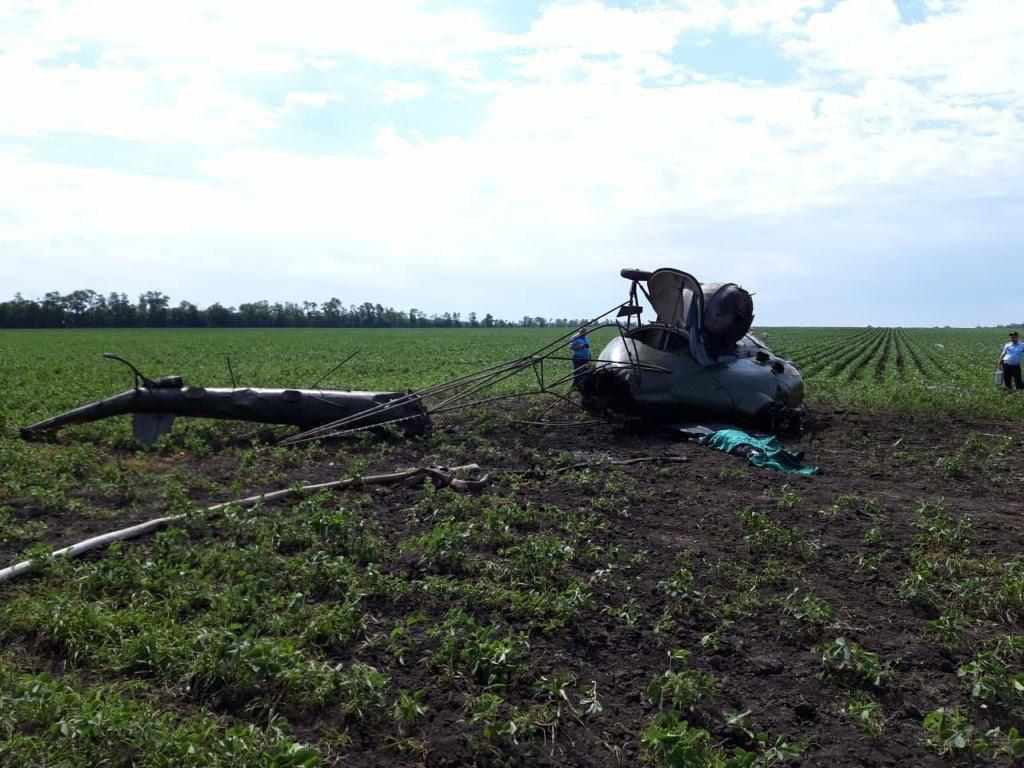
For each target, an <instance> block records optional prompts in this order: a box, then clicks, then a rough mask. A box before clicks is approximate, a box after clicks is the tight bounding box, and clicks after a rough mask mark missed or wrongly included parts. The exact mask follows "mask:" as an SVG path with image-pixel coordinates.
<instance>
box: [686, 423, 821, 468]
mask: <svg viewBox="0 0 1024 768" xmlns="http://www.w3.org/2000/svg"><path fill="white" fill-rule="evenodd" d="M703 442H704V444H705V445H709V446H711V447H712V448H715V449H716V450H719V451H723V452H725V453H733V452H735V451H736V450H737V449H739V448H740V447H741V446H744V445H746V446H750V452H749V454H748V456H747V458H748V460H749V461H750V463H751V464H753V465H754V466H755V467H764V468H765V469H774V470H778V471H779V472H789V473H791V474H796V475H816V474H818V468H817V467H810V466H805V465H804V463H803V457H802V456H800V455H798V454H795V453H791V452H789V451H787V450H786V449H785V448H783V447H782V444H781V443H780V442H779V441H778V439H777V438H776V437H774V436H768V437H754V436H753V435H748V434H747V433H746V432H744V431H743V430H741V429H720V430H718V431H717V432H715V433H714V434H713V435H709V436H708V437H706V438H704V441H703Z"/></svg>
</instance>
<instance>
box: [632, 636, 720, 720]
mask: <svg viewBox="0 0 1024 768" xmlns="http://www.w3.org/2000/svg"><path fill="white" fill-rule="evenodd" d="M668 656H669V668H668V669H667V670H665V672H663V673H662V674H661V675H660V676H659V677H657V678H655V679H654V680H653V681H652V682H651V684H650V685H649V686H648V687H647V696H648V698H650V700H651V701H652V702H654V703H655V704H656V705H657V707H658V708H659V709H665V707H666V705H669V706H670V707H671V708H672V709H673V710H675V711H677V712H686V711H690V710H692V709H693V708H694V707H695V706H696V705H697V704H698V703H699V702H700V701H702V700H703V699H706V698H709V697H710V696H713V695H714V694H715V692H716V691H717V688H718V686H717V684H716V683H715V679H714V678H713V677H712V676H711V675H709V674H706V673H704V672H700V671H699V670H696V669H689V668H688V664H689V659H690V654H689V652H688V651H685V650H683V649H681V648H677V649H676V650H674V651H670V652H669V655H668ZM675 667H678V669H676V668H675Z"/></svg>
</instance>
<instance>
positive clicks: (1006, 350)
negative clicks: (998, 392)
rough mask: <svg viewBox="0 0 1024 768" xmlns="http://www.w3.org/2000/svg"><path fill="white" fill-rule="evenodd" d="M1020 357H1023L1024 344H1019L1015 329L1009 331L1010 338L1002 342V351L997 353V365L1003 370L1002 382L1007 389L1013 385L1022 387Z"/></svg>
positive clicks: (1018, 387)
mask: <svg viewBox="0 0 1024 768" xmlns="http://www.w3.org/2000/svg"><path fill="white" fill-rule="evenodd" d="M1022 358H1024V344H1021V341H1020V336H1018V335H1017V332H1016V331H1010V340H1009V341H1008V342H1007V343H1006V344H1003V351H1002V352H1000V353H999V367H1000V368H1002V370H1003V383H1004V384H1005V385H1006V388H1007V389H1011V388H1013V387H1016V388H1017V389H1024V382H1022V381H1021V377H1020V364H1021V359H1022Z"/></svg>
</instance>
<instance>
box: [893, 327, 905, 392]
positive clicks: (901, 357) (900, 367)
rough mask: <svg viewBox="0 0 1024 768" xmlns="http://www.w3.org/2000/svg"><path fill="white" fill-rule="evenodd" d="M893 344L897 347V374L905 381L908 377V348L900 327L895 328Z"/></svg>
mask: <svg viewBox="0 0 1024 768" xmlns="http://www.w3.org/2000/svg"><path fill="white" fill-rule="evenodd" d="M892 336H893V346H894V347H895V349H896V376H897V377H898V378H899V379H900V380H901V381H904V380H906V378H907V369H906V364H907V359H906V350H905V348H904V344H905V342H904V340H903V332H902V331H900V329H899V328H895V329H893V334H892Z"/></svg>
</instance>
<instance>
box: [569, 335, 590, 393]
mask: <svg viewBox="0 0 1024 768" xmlns="http://www.w3.org/2000/svg"><path fill="white" fill-rule="evenodd" d="M569 349H570V350H572V383H573V386H575V387H576V388H577V389H579V390H583V389H584V387H586V385H587V383H588V382H589V380H590V339H588V338H587V334H586V333H584V332H583V331H578V332H577V333H576V335H575V336H573V337H572V341H570V342H569Z"/></svg>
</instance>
